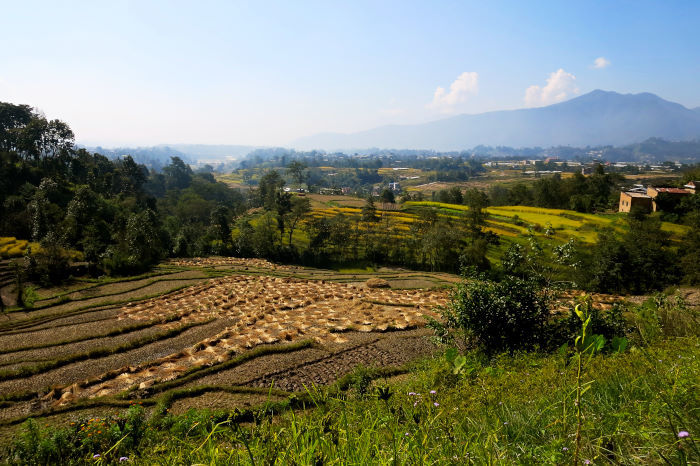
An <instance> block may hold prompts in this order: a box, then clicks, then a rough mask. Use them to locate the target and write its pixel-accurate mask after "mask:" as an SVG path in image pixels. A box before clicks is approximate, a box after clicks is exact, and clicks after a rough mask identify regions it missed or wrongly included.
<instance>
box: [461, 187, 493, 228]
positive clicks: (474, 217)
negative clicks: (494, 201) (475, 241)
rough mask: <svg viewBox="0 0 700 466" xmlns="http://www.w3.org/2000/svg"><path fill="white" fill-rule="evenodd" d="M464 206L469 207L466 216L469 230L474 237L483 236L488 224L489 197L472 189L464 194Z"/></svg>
mask: <svg viewBox="0 0 700 466" xmlns="http://www.w3.org/2000/svg"><path fill="white" fill-rule="evenodd" d="M464 204H465V205H466V206H467V207H469V210H468V211H467V214H466V223H467V230H468V231H469V233H470V235H471V236H472V237H477V236H480V235H481V229H482V227H483V226H484V225H485V224H486V218H487V217H488V213H487V212H486V208H487V207H488V205H489V197H488V196H487V195H486V193H485V192H483V191H481V190H479V189H476V188H472V189H468V190H467V191H466V193H465V194H464Z"/></svg>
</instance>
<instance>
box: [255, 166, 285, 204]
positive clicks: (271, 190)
mask: <svg viewBox="0 0 700 466" xmlns="http://www.w3.org/2000/svg"><path fill="white" fill-rule="evenodd" d="M283 186H284V180H283V179H282V177H281V176H280V174H279V173H278V172H277V171H276V170H268V171H267V172H265V174H264V175H263V176H262V177H260V182H259V183H258V198H259V201H260V205H262V206H263V207H264V208H265V210H275V205H276V201H277V197H276V195H277V193H278V191H279V190H280V189H282V187H283Z"/></svg>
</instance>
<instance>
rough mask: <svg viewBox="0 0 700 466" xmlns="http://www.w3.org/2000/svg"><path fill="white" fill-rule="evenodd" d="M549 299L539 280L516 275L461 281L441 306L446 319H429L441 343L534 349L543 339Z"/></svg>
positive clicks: (493, 349) (490, 349)
mask: <svg viewBox="0 0 700 466" xmlns="http://www.w3.org/2000/svg"><path fill="white" fill-rule="evenodd" d="M548 301H549V298H548V296H547V294H546V293H544V292H543V290H542V289H540V288H539V287H538V286H537V285H536V284H535V283H533V282H531V281H528V280H523V279H519V278H516V277H512V276H507V277H505V278H504V279H503V280H502V281H500V282H494V281H489V280H470V281H465V282H463V283H461V284H460V285H459V286H458V287H457V289H456V290H455V291H454V292H453V293H452V296H451V299H450V302H449V304H448V305H447V306H445V307H443V308H442V309H441V315H442V321H438V320H436V319H428V326H429V327H431V328H432V329H433V330H434V331H435V334H436V337H437V339H438V341H439V342H441V343H446V344H447V343H450V344H456V345H457V346H458V347H459V349H461V350H462V351H464V350H466V349H467V348H468V347H469V346H478V347H481V348H482V349H483V350H485V351H486V352H487V353H496V352H499V351H515V350H519V349H531V348H534V347H536V346H538V344H539V343H540V342H541V336H542V335H543V334H544V329H545V326H546V324H547V319H548V317H549V302H548Z"/></svg>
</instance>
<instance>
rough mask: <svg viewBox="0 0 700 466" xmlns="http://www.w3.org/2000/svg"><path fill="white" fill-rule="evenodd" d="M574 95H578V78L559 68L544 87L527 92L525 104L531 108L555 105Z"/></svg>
mask: <svg viewBox="0 0 700 466" xmlns="http://www.w3.org/2000/svg"><path fill="white" fill-rule="evenodd" d="M572 94H578V87H576V76H574V75H573V74H571V73H567V72H566V71H564V70H563V69H562V68H559V69H558V70H557V71H555V72H554V73H551V74H550V75H549V78H547V84H546V85H545V86H544V87H540V86H537V85H533V86H530V87H528V88H527V89H526V90H525V103H526V104H527V105H528V106H530V107H541V106H543V105H550V104H555V103H557V102H561V101H562V100H565V99H566V98H567V97H569V96H570V95H572Z"/></svg>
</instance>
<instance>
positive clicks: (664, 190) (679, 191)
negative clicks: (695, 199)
mask: <svg viewBox="0 0 700 466" xmlns="http://www.w3.org/2000/svg"><path fill="white" fill-rule="evenodd" d="M652 189H655V190H656V191H658V192H660V193H671V194H690V193H689V192H688V191H686V190H685V189H681V188H652Z"/></svg>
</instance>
